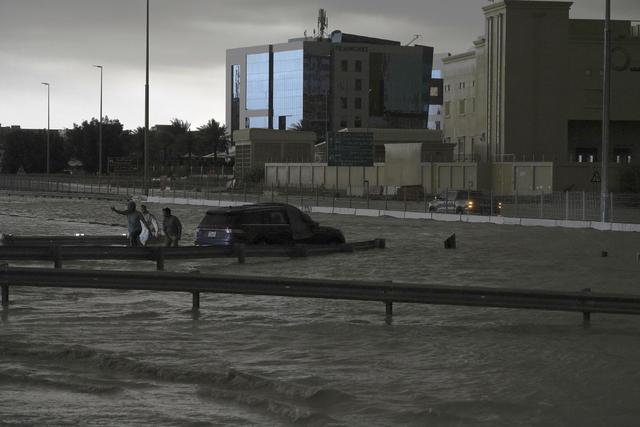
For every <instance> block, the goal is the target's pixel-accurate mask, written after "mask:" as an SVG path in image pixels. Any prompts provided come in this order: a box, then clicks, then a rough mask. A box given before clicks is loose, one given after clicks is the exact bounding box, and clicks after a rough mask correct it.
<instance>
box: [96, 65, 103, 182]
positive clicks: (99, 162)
mask: <svg viewBox="0 0 640 427" xmlns="http://www.w3.org/2000/svg"><path fill="white" fill-rule="evenodd" d="M94 67H96V68H99V69H100V123H99V124H98V178H100V177H101V176H102V65H94Z"/></svg>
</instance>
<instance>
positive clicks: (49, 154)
mask: <svg viewBox="0 0 640 427" xmlns="http://www.w3.org/2000/svg"><path fill="white" fill-rule="evenodd" d="M42 84H43V85H45V86H46V87H47V176H49V159H50V158H51V152H50V150H49V133H50V128H51V92H50V85H49V83H45V82H42Z"/></svg>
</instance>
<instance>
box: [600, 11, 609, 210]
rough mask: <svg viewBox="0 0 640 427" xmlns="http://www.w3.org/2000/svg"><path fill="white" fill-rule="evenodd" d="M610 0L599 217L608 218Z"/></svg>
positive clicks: (606, 40) (605, 63) (606, 18)
mask: <svg viewBox="0 0 640 427" xmlns="http://www.w3.org/2000/svg"><path fill="white" fill-rule="evenodd" d="M610 25H611V0H605V17H604V69H603V73H602V75H603V79H602V173H601V174H600V175H601V177H600V178H601V182H600V219H601V221H602V222H607V221H608V220H609V209H608V207H609V203H607V200H608V197H609V188H608V187H609V183H608V178H609V176H608V175H609V174H608V161H609V107H610V105H611V28H610Z"/></svg>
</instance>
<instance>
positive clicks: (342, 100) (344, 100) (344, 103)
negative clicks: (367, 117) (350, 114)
mask: <svg viewBox="0 0 640 427" xmlns="http://www.w3.org/2000/svg"><path fill="white" fill-rule="evenodd" d="M348 106H349V104H348V103H347V98H345V97H344V96H343V97H340V107H342V108H348Z"/></svg>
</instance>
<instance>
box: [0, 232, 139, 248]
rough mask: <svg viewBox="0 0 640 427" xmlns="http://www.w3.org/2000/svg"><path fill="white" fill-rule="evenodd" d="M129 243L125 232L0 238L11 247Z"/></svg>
mask: <svg viewBox="0 0 640 427" xmlns="http://www.w3.org/2000/svg"><path fill="white" fill-rule="evenodd" d="M128 243H129V239H127V235H126V234H116V235H112V236H96V235H93V236H91V235H85V234H78V235H75V236H14V235H13V234H4V235H2V238H1V239H0V248H1V247H2V246H12V247H20V246H26V247H34V246H51V245H57V246H94V245H100V246H112V245H113V246H115V245H118V246H126V245H127V244H128Z"/></svg>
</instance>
